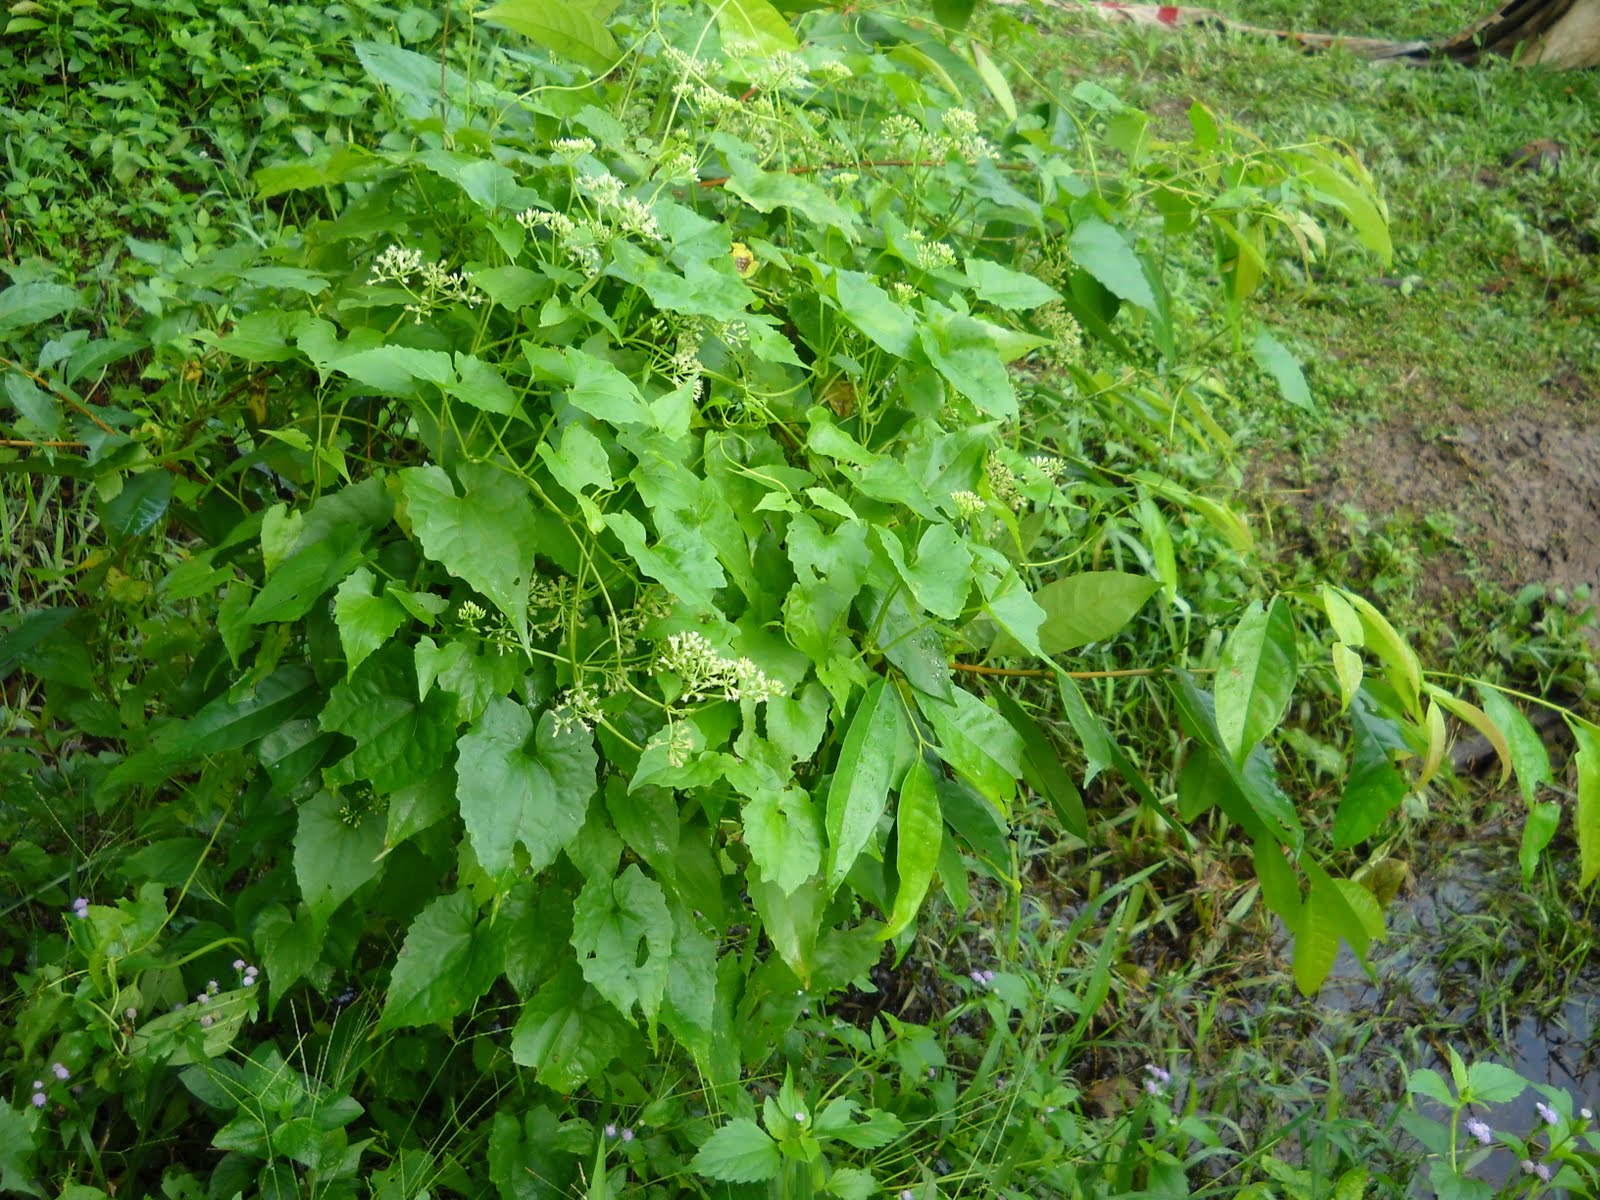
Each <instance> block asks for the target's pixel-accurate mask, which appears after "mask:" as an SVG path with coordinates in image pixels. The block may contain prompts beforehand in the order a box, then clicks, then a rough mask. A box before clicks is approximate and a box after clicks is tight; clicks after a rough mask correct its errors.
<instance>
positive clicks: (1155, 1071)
mask: <svg viewBox="0 0 1600 1200" xmlns="http://www.w3.org/2000/svg"><path fill="white" fill-rule="evenodd" d="M1144 1073H1145V1074H1146V1075H1148V1076H1149V1078H1148V1079H1146V1080H1145V1081H1144V1090H1145V1092H1146V1094H1147V1095H1151V1096H1159V1095H1160V1094H1161V1089H1162V1088H1164V1087H1166V1086H1167V1084H1169V1083H1171V1082H1172V1072H1171V1071H1169V1070H1167V1069H1166V1068H1165V1067H1158V1066H1156V1064H1155V1063H1145V1065H1144Z"/></svg>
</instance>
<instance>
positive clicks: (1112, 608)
mask: <svg viewBox="0 0 1600 1200" xmlns="http://www.w3.org/2000/svg"><path fill="white" fill-rule="evenodd" d="M1160 588H1161V584H1160V583H1159V582H1158V581H1157V580H1154V579H1151V578H1149V577H1148V576H1144V575H1129V574H1126V573H1125V572H1122V571H1084V572H1082V573H1080V574H1077V575H1069V576H1067V577H1066V578H1065V579H1058V580H1056V581H1055V582H1054V583H1047V584H1045V585H1044V587H1042V588H1040V589H1039V590H1038V591H1036V592H1035V593H1034V594H1033V599H1034V603H1036V604H1037V605H1038V606H1039V607H1040V608H1042V609H1044V613H1045V619H1044V624H1042V625H1040V626H1039V644H1040V645H1041V646H1042V647H1043V648H1044V652H1045V653H1046V654H1060V653H1061V652H1062V651H1064V650H1073V649H1076V648H1077V647H1079V646H1086V645H1088V644H1089V643H1090V642H1101V641H1104V640H1105V639H1106V638H1109V637H1111V636H1112V635H1114V634H1115V633H1116V632H1117V631H1118V630H1120V629H1121V628H1122V627H1123V626H1124V625H1126V624H1127V623H1128V622H1129V621H1131V620H1133V617H1134V614H1135V613H1137V612H1138V611H1139V610H1140V609H1141V608H1143V607H1144V604H1145V601H1147V600H1149V599H1150V597H1151V596H1153V595H1155V593H1156V592H1157V591H1159V590H1160Z"/></svg>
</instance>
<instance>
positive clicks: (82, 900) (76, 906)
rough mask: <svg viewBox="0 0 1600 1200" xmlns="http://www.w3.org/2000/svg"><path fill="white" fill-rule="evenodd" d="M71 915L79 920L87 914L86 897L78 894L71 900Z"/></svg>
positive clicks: (87, 904)
mask: <svg viewBox="0 0 1600 1200" xmlns="http://www.w3.org/2000/svg"><path fill="white" fill-rule="evenodd" d="M72 915H73V916H75V917H77V918H78V920H80V921H82V920H83V919H84V918H86V917H87V916H88V915H89V901H88V899H87V898H86V897H83V896H79V897H78V898H77V899H76V900H74V901H73V902H72Z"/></svg>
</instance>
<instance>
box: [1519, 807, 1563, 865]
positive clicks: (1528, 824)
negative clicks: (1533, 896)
mask: <svg viewBox="0 0 1600 1200" xmlns="http://www.w3.org/2000/svg"><path fill="white" fill-rule="evenodd" d="M1559 828H1561V806H1560V805H1559V804H1554V803H1551V802H1549V801H1544V802H1541V803H1538V804H1532V805H1529V807H1528V815H1527V817H1526V819H1525V820H1524V822H1523V826H1522V845H1521V846H1520V847H1519V848H1518V850H1517V861H1518V862H1519V863H1520V864H1522V882H1523V883H1524V884H1526V883H1528V882H1529V881H1530V880H1531V879H1532V878H1533V872H1534V869H1535V868H1536V867H1538V865H1539V856H1540V855H1541V854H1543V853H1544V848H1545V847H1546V846H1548V845H1549V844H1550V841H1551V839H1552V838H1554V837H1555V836H1556V830H1557V829H1559Z"/></svg>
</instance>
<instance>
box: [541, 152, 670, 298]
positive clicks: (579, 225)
mask: <svg viewBox="0 0 1600 1200" xmlns="http://www.w3.org/2000/svg"><path fill="white" fill-rule="evenodd" d="M585 140H587V139H585ZM577 185H578V190H579V191H580V192H582V193H583V194H584V195H585V196H586V197H587V198H588V199H589V201H590V202H591V203H592V204H593V205H594V208H595V210H596V211H595V215H594V216H592V217H584V218H583V219H582V220H573V218H571V217H569V216H567V214H566V213H559V212H546V211H544V210H542V209H537V208H530V209H528V210H527V211H526V212H523V213H521V214H520V215H519V216H518V217H517V223H518V224H519V225H521V226H522V227H523V228H524V229H526V230H527V231H528V232H529V233H533V232H535V231H536V230H540V229H543V230H548V231H549V232H550V234H551V235H552V236H553V237H554V239H555V241H556V244H557V245H558V246H560V247H561V249H562V250H563V251H564V252H565V253H566V254H567V256H568V257H569V258H571V259H572V261H573V262H574V263H576V264H577V266H578V269H579V270H581V271H582V272H583V273H584V274H585V275H587V276H589V277H591V278H592V277H594V276H595V275H598V274H599V273H600V264H601V258H600V248H601V247H602V246H604V245H605V244H606V243H607V242H609V241H611V240H612V239H613V238H617V237H639V238H646V239H649V240H651V241H659V240H660V239H661V230H660V227H659V226H658V225H657V224H656V218H655V214H654V213H652V212H651V211H650V209H649V206H647V205H646V204H645V203H644V201H642V200H640V199H639V198H638V197H637V196H625V195H623V192H622V187H623V184H622V180H620V179H618V178H617V177H616V176H615V175H613V174H612V173H611V172H610V171H600V172H598V173H596V174H592V175H588V174H586V175H579V176H578V177H577Z"/></svg>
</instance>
